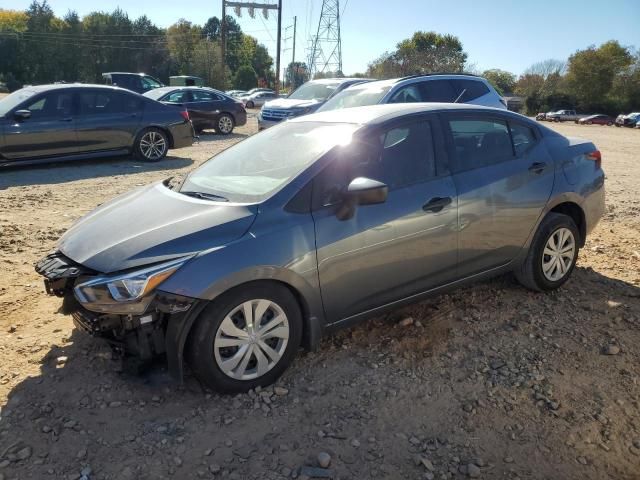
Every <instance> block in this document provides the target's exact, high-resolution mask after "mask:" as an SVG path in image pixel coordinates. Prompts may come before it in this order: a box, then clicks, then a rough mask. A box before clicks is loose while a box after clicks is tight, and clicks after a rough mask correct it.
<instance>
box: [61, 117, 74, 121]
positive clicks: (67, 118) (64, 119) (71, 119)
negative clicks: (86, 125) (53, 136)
mask: <svg viewBox="0 0 640 480" xmlns="http://www.w3.org/2000/svg"><path fill="white" fill-rule="evenodd" d="M60 121H61V122H72V121H73V118H71V117H66V118H61V119H60Z"/></svg>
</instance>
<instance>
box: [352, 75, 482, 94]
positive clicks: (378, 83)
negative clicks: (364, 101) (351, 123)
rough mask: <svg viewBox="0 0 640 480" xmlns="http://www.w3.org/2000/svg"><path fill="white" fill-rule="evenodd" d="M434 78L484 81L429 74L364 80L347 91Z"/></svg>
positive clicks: (473, 78)
mask: <svg viewBox="0 0 640 480" xmlns="http://www.w3.org/2000/svg"><path fill="white" fill-rule="evenodd" d="M435 78H441V79H444V80H451V79H455V78H458V79H464V80H474V81H476V82H483V83H484V82H485V81H486V80H485V79H484V78H482V77H478V76H476V75H469V74H461V73H459V74H455V73H430V74H425V75H411V76H408V77H400V78H389V79H387V80H373V81H366V79H363V80H365V81H364V82H363V83H362V84H358V85H354V86H352V87H349V90H351V89H352V88H354V89H355V88H361V89H365V88H379V87H387V86H389V87H391V86H393V85H397V84H399V83H402V82H408V83H412V82H414V81H415V82H417V81H419V80H420V79H425V80H429V79H435Z"/></svg>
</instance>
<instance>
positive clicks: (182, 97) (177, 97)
mask: <svg viewBox="0 0 640 480" xmlns="http://www.w3.org/2000/svg"><path fill="white" fill-rule="evenodd" d="M164 101H165V102H172V103H185V102H189V101H191V100H190V96H189V92H187V91H185V90H177V91H175V92H171V93H170V94H169V95H167V96H166V98H165V99H164Z"/></svg>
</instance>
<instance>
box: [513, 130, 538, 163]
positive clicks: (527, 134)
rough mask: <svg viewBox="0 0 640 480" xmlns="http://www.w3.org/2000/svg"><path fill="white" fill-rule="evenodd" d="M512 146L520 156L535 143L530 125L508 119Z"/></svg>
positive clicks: (534, 136)
mask: <svg viewBox="0 0 640 480" xmlns="http://www.w3.org/2000/svg"><path fill="white" fill-rule="evenodd" d="M509 127H510V129H511V138H512V140H513V148H514V150H515V152H516V156H517V157H521V156H522V155H524V153H525V152H526V151H527V150H529V149H530V148H531V147H532V146H533V145H534V144H535V143H536V135H535V133H534V131H533V129H532V128H531V127H528V126H526V125H523V124H521V123H515V122H511V121H509Z"/></svg>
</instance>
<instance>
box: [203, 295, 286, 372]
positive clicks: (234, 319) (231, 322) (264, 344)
mask: <svg viewBox="0 0 640 480" xmlns="http://www.w3.org/2000/svg"><path fill="white" fill-rule="evenodd" d="M289 333H290V330H289V320H288V318H287V315H286V314H285V313H284V310H283V309H282V307H280V306H279V305H278V304H276V303H275V302H273V301H271V300H265V299H255V300H248V301H246V302H244V303H242V304H241V305H238V306H237V307H235V308H233V309H232V310H231V311H230V312H229V313H228V314H227V315H226V316H225V317H224V319H223V320H222V322H221V323H220V326H219V327H218V331H217V332H216V336H215V339H214V341H213V352H214V356H215V360H216V363H217V364H218V367H220V370H222V372H223V373H224V374H225V375H227V376H228V377H231V378H234V379H236V380H252V379H255V378H259V377H261V376H263V375H264V374H265V373H267V372H268V371H269V370H271V369H272V368H273V367H275V366H276V364H277V363H278V362H279V361H280V359H281V358H282V356H283V354H284V352H285V349H286V348H287V343H288V341H289Z"/></svg>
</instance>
